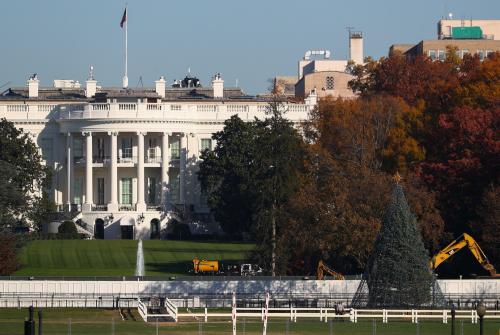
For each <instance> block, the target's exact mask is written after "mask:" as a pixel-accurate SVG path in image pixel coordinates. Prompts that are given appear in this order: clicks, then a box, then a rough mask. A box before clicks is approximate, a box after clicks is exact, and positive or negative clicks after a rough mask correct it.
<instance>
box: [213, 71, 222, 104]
mask: <svg viewBox="0 0 500 335" xmlns="http://www.w3.org/2000/svg"><path fill="white" fill-rule="evenodd" d="M212 88H213V90H214V98H215V99H222V98H224V80H222V77H221V75H220V73H217V74H216V75H215V76H214V79H213V80H212Z"/></svg>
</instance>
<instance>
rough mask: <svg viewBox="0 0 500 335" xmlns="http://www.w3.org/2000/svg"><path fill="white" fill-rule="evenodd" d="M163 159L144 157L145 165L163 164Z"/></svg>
mask: <svg viewBox="0 0 500 335" xmlns="http://www.w3.org/2000/svg"><path fill="white" fill-rule="evenodd" d="M161 161H162V159H161V156H160V157H158V156H155V157H147V156H146V157H144V163H161Z"/></svg>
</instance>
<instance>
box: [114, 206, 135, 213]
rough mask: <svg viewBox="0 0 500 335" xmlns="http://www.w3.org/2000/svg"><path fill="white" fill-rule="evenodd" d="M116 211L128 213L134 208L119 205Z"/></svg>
mask: <svg viewBox="0 0 500 335" xmlns="http://www.w3.org/2000/svg"><path fill="white" fill-rule="evenodd" d="M118 210H119V211H122V212H130V211H133V210H134V207H133V206H132V205H120V206H119V207H118Z"/></svg>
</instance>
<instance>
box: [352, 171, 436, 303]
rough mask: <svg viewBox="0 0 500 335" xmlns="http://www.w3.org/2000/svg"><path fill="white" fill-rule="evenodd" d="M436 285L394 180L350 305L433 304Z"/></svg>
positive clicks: (411, 219) (423, 249)
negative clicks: (376, 234)
mask: <svg viewBox="0 0 500 335" xmlns="http://www.w3.org/2000/svg"><path fill="white" fill-rule="evenodd" d="M398 179H399V178H398ZM437 288H438V287H437V285H436V284H435V280H434V278H433V276H432V274H431V272H430V270H429V256H428V253H427V251H426V249H425V247H424V244H423V242H422V237H421V235H420V232H419V230H418V228H417V223H416V218H415V216H414V215H413V214H412V213H411V211H410V207H409V206H408V202H407V201H406V198H405V195H404V192H403V188H402V186H401V185H400V184H399V180H397V181H396V185H395V187H394V190H393V194H392V199H391V202H390V204H389V205H388V207H387V210H386V213H385V215H384V218H383V220H382V226H381V228H380V231H379V234H378V236H377V239H376V241H375V245H374V249H373V252H372V254H371V256H370V259H369V261H368V264H367V267H366V269H365V273H364V275H363V278H362V281H361V283H360V286H359V288H358V291H357V293H356V295H355V297H354V299H353V302H352V305H353V307H358V308H359V307H370V308H388V307H392V308H396V307H400V308H414V307H419V306H436V305H437V304H436V298H435V297H436V293H437V292H436V289H437ZM439 300H441V299H439ZM439 305H441V304H440V303H439Z"/></svg>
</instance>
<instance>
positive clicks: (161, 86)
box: [155, 76, 165, 98]
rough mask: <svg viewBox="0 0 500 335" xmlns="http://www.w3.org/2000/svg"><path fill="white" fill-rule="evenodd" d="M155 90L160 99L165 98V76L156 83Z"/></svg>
mask: <svg viewBox="0 0 500 335" xmlns="http://www.w3.org/2000/svg"><path fill="white" fill-rule="evenodd" d="M155 90H156V93H157V94H158V95H159V96H160V97H162V98H165V78H163V76H161V77H160V79H158V80H156V81H155Z"/></svg>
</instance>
